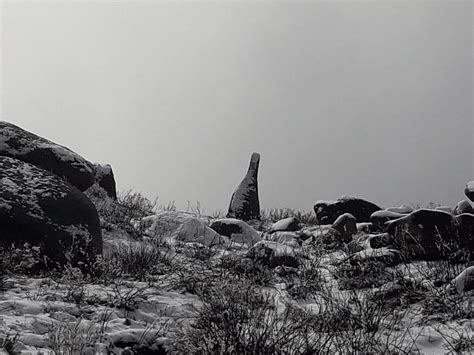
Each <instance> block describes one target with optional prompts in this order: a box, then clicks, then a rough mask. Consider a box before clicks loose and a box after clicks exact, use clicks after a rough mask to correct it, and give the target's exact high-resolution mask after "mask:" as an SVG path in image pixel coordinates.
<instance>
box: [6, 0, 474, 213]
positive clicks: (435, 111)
mask: <svg viewBox="0 0 474 355" xmlns="http://www.w3.org/2000/svg"><path fill="white" fill-rule="evenodd" d="M1 10H2V11H1V12H2V13H1V119H3V120H6V121H10V122H12V123H15V124H18V125H20V126H22V127H24V128H25V129H28V130H30V131H33V132H35V133H37V134H39V135H42V136H44V137H46V138H49V139H51V140H53V141H55V142H58V143H61V144H63V145H66V146H68V147H70V148H71V149H73V150H75V151H77V152H78V153H80V154H82V155H83V156H84V157H86V158H87V159H89V160H91V161H99V162H103V163H110V164H111V165H112V166H113V167H114V170H115V175H116V180H117V183H118V188H119V189H120V190H125V189H129V188H133V189H135V190H137V191H141V192H143V193H144V194H146V195H147V196H149V197H155V196H157V197H159V199H160V201H161V203H166V202H168V201H171V200H175V201H176V204H177V206H178V207H180V208H185V206H186V201H188V200H189V201H191V202H192V203H194V202H195V201H200V203H201V205H202V206H203V207H204V212H208V213H211V212H213V211H216V210H226V209H227V207H228V203H229V199H230V196H231V194H232V192H233V190H234V188H235V187H236V186H237V185H238V183H239V182H240V180H241V179H242V177H243V176H244V174H245V172H246V170H247V166H248V162H249V159H250V155H251V153H252V152H254V151H256V152H259V153H261V163H260V176H259V185H260V186H259V187H260V203H261V206H262V207H263V208H272V207H293V208H299V209H305V210H310V209H311V208H312V205H313V204H314V202H315V201H316V200H318V199H333V198H337V197H338V196H341V195H356V196H360V197H362V198H366V199H368V200H371V201H373V202H376V203H378V204H380V205H382V206H386V207H387V206H392V205H399V204H400V203H421V204H426V203H428V202H430V201H433V202H436V203H440V204H454V203H456V202H457V201H459V200H460V199H462V198H464V195H463V189H464V185H465V183H466V182H467V181H468V180H474V167H473V161H474V155H473V148H474V143H473V141H474V139H473V126H474V125H473V111H472V99H473V94H472V81H473V76H472V65H473V58H472V53H473V44H472V32H473V23H472V13H473V7H472V2H471V1H455V0H446V1H425V2H422V1H416V0H414V1H403V2H402V1H381V2H374V1H370V2H369V1H365V2H362V1H347V2H342V1H337V2H329V1H327V2H317V1H307V2H297V1H287V2H276V1H275V2H271V1H265V2H264V1H261V2H250V1H240V2H199V1H193V2H183V1H175V2H158V1H147V2H145V1H143V2H138V1H128V2H126V1H120V2H119V1H89V2H85V1H76V2H69V1H56V2H48V1H40V2H18V1H11V2H8V1H3V2H2V7H1Z"/></svg>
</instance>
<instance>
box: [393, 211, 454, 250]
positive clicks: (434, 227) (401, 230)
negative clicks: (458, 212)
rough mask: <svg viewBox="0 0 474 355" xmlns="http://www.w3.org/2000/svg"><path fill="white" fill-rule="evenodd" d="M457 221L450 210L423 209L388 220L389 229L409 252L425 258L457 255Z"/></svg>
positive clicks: (398, 246)
mask: <svg viewBox="0 0 474 355" xmlns="http://www.w3.org/2000/svg"><path fill="white" fill-rule="evenodd" d="M457 229H458V228H457V221H456V220H455V218H454V216H453V215H452V214H450V213H447V212H443V211H437V210H429V209H421V210H417V211H415V212H412V213H410V214H409V215H406V216H404V217H402V218H399V219H396V220H393V221H390V222H387V232H388V233H389V235H390V236H392V237H393V238H394V240H395V243H397V244H398V245H397V248H401V249H404V250H405V251H406V252H408V254H409V255H411V256H413V257H416V258H422V259H425V258H426V259H438V258H446V257H450V256H454V254H455V253H456V252H457V251H458V250H459V245H460V240H459V237H458V230H457Z"/></svg>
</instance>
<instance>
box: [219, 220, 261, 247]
mask: <svg viewBox="0 0 474 355" xmlns="http://www.w3.org/2000/svg"><path fill="white" fill-rule="evenodd" d="M210 227H211V228H212V229H213V230H214V231H216V232H217V233H219V234H220V235H223V236H226V237H228V238H229V239H230V241H231V242H236V243H242V244H247V245H254V244H255V243H257V242H259V241H260V240H261V239H262V238H261V236H260V234H259V233H258V232H257V231H256V230H255V229H254V228H252V227H251V226H250V225H248V224H247V223H245V222H244V221H241V220H239V219H235V218H222V219H216V220H214V221H212V222H211V224H210Z"/></svg>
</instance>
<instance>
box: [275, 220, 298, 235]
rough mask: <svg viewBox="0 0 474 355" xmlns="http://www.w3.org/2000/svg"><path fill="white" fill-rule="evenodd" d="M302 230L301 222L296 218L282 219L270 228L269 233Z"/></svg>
mask: <svg viewBox="0 0 474 355" xmlns="http://www.w3.org/2000/svg"><path fill="white" fill-rule="evenodd" d="M299 229H300V221H299V220H298V218H296V217H288V218H284V219H280V220H279V221H278V222H275V223H273V224H272V226H271V227H270V230H269V231H268V232H269V233H274V232H295V231H297V230H299Z"/></svg>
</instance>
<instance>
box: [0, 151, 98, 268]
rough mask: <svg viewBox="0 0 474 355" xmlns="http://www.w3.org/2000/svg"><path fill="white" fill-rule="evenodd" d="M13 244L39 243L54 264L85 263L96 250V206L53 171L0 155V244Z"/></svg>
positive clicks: (36, 244) (93, 258)
mask: <svg viewBox="0 0 474 355" xmlns="http://www.w3.org/2000/svg"><path fill="white" fill-rule="evenodd" d="M13 243H14V244H16V245H17V246H21V245H23V244H24V243H29V244H30V245H32V246H40V247H41V248H42V250H43V252H44V254H45V255H46V256H48V257H49V258H50V259H51V260H52V261H53V262H58V263H60V264H63V263H65V262H67V261H70V262H71V263H72V264H73V265H75V264H77V263H78V262H83V263H86V264H89V263H90V262H93V261H94V260H95V257H96V255H98V254H101V253H102V235H101V229H100V222H99V216H98V214H97V210H96V209H95V207H94V205H93V204H92V202H91V201H90V200H89V199H88V198H87V197H86V196H85V195H84V194H83V193H82V192H80V191H79V190H78V189H77V188H75V187H73V186H71V185H70V184H68V183H67V182H65V181H64V180H62V179H60V178H59V177H57V176H56V175H53V174H51V173H48V172H47V171H45V170H43V169H39V168H37V167H36V166H34V165H31V164H28V163H25V162H23V161H20V160H16V159H13V158H9V157H3V156H0V244H1V245H3V246H9V245H11V244H13ZM66 255H69V256H70V258H69V260H68V257H67V256H66Z"/></svg>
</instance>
